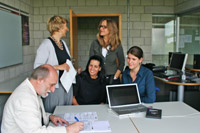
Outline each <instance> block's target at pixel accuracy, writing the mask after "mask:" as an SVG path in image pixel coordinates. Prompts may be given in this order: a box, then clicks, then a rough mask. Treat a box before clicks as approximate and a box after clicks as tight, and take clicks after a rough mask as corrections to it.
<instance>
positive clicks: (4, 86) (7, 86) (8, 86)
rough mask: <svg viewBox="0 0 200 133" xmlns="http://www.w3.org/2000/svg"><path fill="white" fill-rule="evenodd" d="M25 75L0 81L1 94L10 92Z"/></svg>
mask: <svg viewBox="0 0 200 133" xmlns="http://www.w3.org/2000/svg"><path fill="white" fill-rule="evenodd" d="M25 79H26V76H20V77H17V78H13V79H11V80H7V81H5V82H1V83H0V93H2V94H10V93H12V92H13V91H14V90H15V89H16V87H17V86H19V85H20V84H21V83H22V82H23V81H24V80H25Z"/></svg>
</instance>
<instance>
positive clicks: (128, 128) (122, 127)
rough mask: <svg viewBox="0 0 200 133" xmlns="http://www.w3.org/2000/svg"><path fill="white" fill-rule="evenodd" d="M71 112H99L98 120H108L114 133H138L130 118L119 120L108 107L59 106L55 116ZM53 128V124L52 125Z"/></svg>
mask: <svg viewBox="0 0 200 133" xmlns="http://www.w3.org/2000/svg"><path fill="white" fill-rule="evenodd" d="M66 112H68V113H70V112H97V116H98V120H99V121H101V120H102V121H103V120H108V121H109V123H110V127H111V130H112V132H114V133H138V131H137V130H136V128H135V127H134V126H133V123H132V121H131V120H130V118H124V119H119V118H118V116H117V115H116V114H114V113H113V112H112V111H111V110H108V105H79V106H57V107H56V109H55V111H54V114H64V113H66ZM50 125H51V126H52V125H53V124H52V123H50Z"/></svg>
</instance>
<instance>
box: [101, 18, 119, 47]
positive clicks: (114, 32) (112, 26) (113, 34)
mask: <svg viewBox="0 0 200 133" xmlns="http://www.w3.org/2000/svg"><path fill="white" fill-rule="evenodd" d="M104 20H106V21H107V28H108V30H109V31H110V33H109V44H111V51H113V50H115V49H116V48H117V47H118V45H119V44H120V43H121V42H120V39H119V35H118V27H117V24H116V22H115V21H113V20H112V19H109V18H104V19H102V20H101V21H100V23H99V26H100V25H101V23H102V22H103V21H104ZM97 39H98V41H99V43H100V45H101V46H102V47H104V48H106V44H105V42H104V40H103V37H102V36H100V34H99V33H98V34H97Z"/></svg>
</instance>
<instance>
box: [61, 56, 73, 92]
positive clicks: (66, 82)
mask: <svg viewBox="0 0 200 133" xmlns="http://www.w3.org/2000/svg"><path fill="white" fill-rule="evenodd" d="M66 63H67V64H68V65H69V72H67V71H66V70H65V71H64V72H63V74H62V76H61V78H60V81H61V84H62V85H63V87H64V88H65V90H66V91H67V92H69V89H70V87H71V85H72V83H75V76H76V73H77V72H76V70H75V69H74V66H73V65H72V62H71V61H70V60H68V59H67V61H66Z"/></svg>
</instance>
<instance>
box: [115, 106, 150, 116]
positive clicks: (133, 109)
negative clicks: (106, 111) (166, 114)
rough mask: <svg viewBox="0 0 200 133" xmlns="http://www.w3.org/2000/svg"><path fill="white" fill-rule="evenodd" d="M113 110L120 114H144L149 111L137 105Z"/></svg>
mask: <svg viewBox="0 0 200 133" xmlns="http://www.w3.org/2000/svg"><path fill="white" fill-rule="evenodd" d="M113 110H114V111H116V112H117V113H119V114H128V113H134V112H144V111H146V110H147V108H146V107H145V106H144V105H136V106H129V107H123V108H114V109H113Z"/></svg>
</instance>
